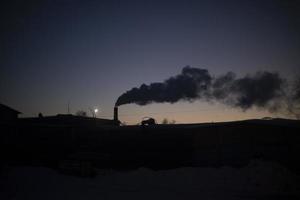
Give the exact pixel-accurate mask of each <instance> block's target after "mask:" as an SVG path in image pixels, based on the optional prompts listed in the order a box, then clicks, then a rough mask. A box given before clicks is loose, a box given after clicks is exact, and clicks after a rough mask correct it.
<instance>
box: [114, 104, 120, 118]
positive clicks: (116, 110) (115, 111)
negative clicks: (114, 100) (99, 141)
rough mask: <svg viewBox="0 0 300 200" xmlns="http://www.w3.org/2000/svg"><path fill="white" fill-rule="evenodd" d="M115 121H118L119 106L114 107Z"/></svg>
mask: <svg viewBox="0 0 300 200" xmlns="http://www.w3.org/2000/svg"><path fill="white" fill-rule="evenodd" d="M114 120H115V121H118V120H119V119H118V106H115V107H114Z"/></svg>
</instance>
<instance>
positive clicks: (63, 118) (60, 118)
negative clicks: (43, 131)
mask: <svg viewBox="0 0 300 200" xmlns="http://www.w3.org/2000/svg"><path fill="white" fill-rule="evenodd" d="M21 122H23V123H27V124H40V125H52V126H53V125H58V126H74V127H78V126H84V127H89V126H90V127H94V126H115V125H119V124H116V123H115V121H114V120H111V119H101V118H94V117H83V116H76V115H71V114H58V115H56V116H43V117H40V116H39V117H38V118H23V119H21Z"/></svg>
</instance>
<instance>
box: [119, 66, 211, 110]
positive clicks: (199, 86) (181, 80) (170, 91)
mask: <svg viewBox="0 0 300 200" xmlns="http://www.w3.org/2000/svg"><path fill="white" fill-rule="evenodd" d="M211 80H212V77H211V76H210V75H209V73H208V71H207V70H206V69H198V68H191V67H189V66H187V67H184V68H183V69H182V72H181V74H179V75H177V76H175V77H171V78H169V79H167V80H165V81H164V82H162V83H151V84H150V85H146V84H142V85H141V86H140V87H139V88H132V89H131V90H129V91H127V92H125V93H124V94H122V95H121V96H120V97H119V98H118V100H117V102H116V106H119V105H123V104H129V103H136V104H138V105H146V104H149V103H152V102H157V103H164V102H167V103H175V102H178V101H179V100H186V101H194V100H196V99H200V98H202V97H204V96H206V94H205V93H206V92H208V89H209V87H210V85H211Z"/></svg>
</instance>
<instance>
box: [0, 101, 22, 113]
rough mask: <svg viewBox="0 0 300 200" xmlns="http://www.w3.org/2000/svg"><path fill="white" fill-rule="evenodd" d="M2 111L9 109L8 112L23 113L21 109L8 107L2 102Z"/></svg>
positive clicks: (0, 108) (0, 106) (0, 107)
mask: <svg viewBox="0 0 300 200" xmlns="http://www.w3.org/2000/svg"><path fill="white" fill-rule="evenodd" d="M0 111H8V112H14V113H16V114H21V112H20V111H17V110H15V109H13V108H11V107H8V106H6V105H4V104H1V103H0Z"/></svg>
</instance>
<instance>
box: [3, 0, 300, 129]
mask: <svg viewBox="0 0 300 200" xmlns="http://www.w3.org/2000/svg"><path fill="white" fill-rule="evenodd" d="M0 4H1V5H0V6H1V8H0V11H1V14H0V16H1V33H0V91H1V93H0V102H1V103H3V104H6V105H8V106H11V107H13V108H15V109H17V110H19V111H21V112H22V113H23V114H22V115H21V116H22V117H31V116H37V114H38V113H39V112H41V113H43V115H56V114H58V113H67V105H68V102H70V109H71V113H73V114H74V113H75V112H76V111H78V110H85V111H88V109H89V108H96V107H97V108H99V110H100V112H99V113H98V115H97V116H98V117H103V118H112V115H113V107H114V104H115V102H116V100H117V98H118V97H119V96H120V95H121V94H122V93H124V92H125V91H127V90H130V89H131V88H133V87H139V86H140V85H141V84H143V83H146V84H150V83H152V82H162V81H164V80H166V79H167V78H169V77H170V76H174V75H176V74H178V73H180V72H181V70H182V68H183V67H185V66H187V65H189V66H191V67H196V68H205V69H207V70H209V72H210V73H211V74H212V75H215V76H217V75H220V74H224V73H226V72H228V71H233V72H235V73H236V74H237V75H238V76H245V75H246V74H254V73H255V72H257V71H263V70H267V71H271V72H273V71H277V72H279V73H280V74H281V75H282V76H283V77H285V78H287V79H292V78H293V77H294V76H295V75H297V74H299V72H300V68H299V66H300V56H299V55H300V37H299V36H300V12H299V10H300V6H299V5H300V1H296V0H294V1H293V0H291V1H283V0H282V1H280V0H248V1H246V0H245V1H215V0H206V1H201V0H196V1H188V0H182V1H177V0H170V1H163V0H158V1H154V0H153V1H146V0H139V1H138V0H136V1H128V0H123V1H121V0H120V1H116V0H110V1H101V0H98V1H96V0H91V1H89V0H36V1H34V0H27V1H26V0H24V1H22V0H10V1H7V2H6V3H3V2H1V3H0ZM144 116H152V117H154V118H156V119H157V120H158V121H159V122H160V121H161V120H162V119H163V118H168V119H169V120H176V121H177V122H178V123H189V122H211V121H230V120H240V119H247V118H261V117H265V116H274V117H276V116H277V117H278V116H282V115H281V114H280V113H275V114H272V113H268V112H267V111H264V110H263V111H262V110H257V109H255V108H253V109H250V110H248V111H247V112H243V111H242V110H240V109H238V108H232V107H228V106H225V105H223V104H220V103H207V102H204V101H200V100H199V101H195V102H192V103H190V102H184V101H180V102H179V103H174V104H168V103H163V104H162V103H153V104H149V105H145V106H139V105H134V104H129V105H122V106H120V107H119V118H120V120H121V121H125V122H127V123H129V124H134V123H138V122H139V121H140V120H141V118H142V117H144Z"/></svg>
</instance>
